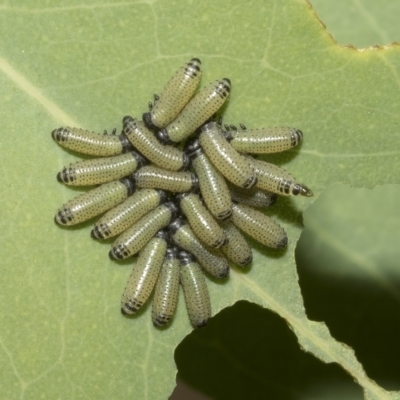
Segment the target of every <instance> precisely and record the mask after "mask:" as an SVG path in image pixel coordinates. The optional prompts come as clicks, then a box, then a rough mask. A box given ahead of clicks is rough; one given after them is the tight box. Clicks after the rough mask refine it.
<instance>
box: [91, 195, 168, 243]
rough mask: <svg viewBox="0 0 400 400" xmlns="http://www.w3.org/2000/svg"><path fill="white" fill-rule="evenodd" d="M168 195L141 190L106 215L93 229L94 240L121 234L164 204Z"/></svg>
mask: <svg viewBox="0 0 400 400" xmlns="http://www.w3.org/2000/svg"><path fill="white" fill-rule="evenodd" d="M166 200H167V194H166V193H165V192H164V191H163V190H158V189H141V190H138V191H136V192H135V193H133V195H132V196H130V197H128V198H127V199H126V200H125V201H124V202H123V203H121V204H119V205H118V206H117V207H114V208H113V209H111V210H110V211H108V212H107V213H106V214H104V215H103V216H102V217H101V218H100V219H99V220H98V221H97V222H96V223H95V224H94V228H93V229H92V232H91V236H92V238H93V239H99V240H101V239H108V238H111V237H113V236H116V235H118V234H120V233H121V232H124V231H125V230H127V229H128V228H129V227H130V226H132V225H133V224H134V223H135V222H137V221H138V220H139V219H140V218H142V217H143V216H144V215H146V214H147V213H148V212H150V211H151V210H153V209H154V208H156V207H157V206H159V205H160V204H162V203H164V202H165V201H166Z"/></svg>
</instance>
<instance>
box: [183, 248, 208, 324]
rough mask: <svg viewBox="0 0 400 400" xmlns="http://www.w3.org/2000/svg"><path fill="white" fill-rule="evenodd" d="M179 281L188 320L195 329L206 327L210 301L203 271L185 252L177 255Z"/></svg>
mask: <svg viewBox="0 0 400 400" xmlns="http://www.w3.org/2000/svg"><path fill="white" fill-rule="evenodd" d="M179 259H180V263H181V269H180V281H181V285H182V289H183V293H184V296H185V303H186V309H187V312H188V315H189V320H190V322H191V324H192V325H193V326H194V327H195V328H201V327H203V326H205V325H207V323H208V321H209V319H210V318H211V301H210V294H209V293H208V288H207V283H206V280H205V277H204V274H203V271H202V270H201V268H200V267H199V265H198V264H197V263H196V262H195V259H194V257H193V256H192V255H191V254H190V253H187V252H186V251H181V252H180V253H179Z"/></svg>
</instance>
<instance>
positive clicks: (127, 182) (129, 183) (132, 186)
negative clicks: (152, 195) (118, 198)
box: [120, 178, 136, 196]
mask: <svg viewBox="0 0 400 400" xmlns="http://www.w3.org/2000/svg"><path fill="white" fill-rule="evenodd" d="M120 182H122V183H123V184H124V185H125V186H126V188H127V189H128V196H130V195H131V194H133V192H134V191H135V189H136V185H135V182H134V181H132V179H129V178H123V179H120Z"/></svg>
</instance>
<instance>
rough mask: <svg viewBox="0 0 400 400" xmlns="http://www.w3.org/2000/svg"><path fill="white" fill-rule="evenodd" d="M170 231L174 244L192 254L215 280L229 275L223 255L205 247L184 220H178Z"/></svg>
mask: <svg viewBox="0 0 400 400" xmlns="http://www.w3.org/2000/svg"><path fill="white" fill-rule="evenodd" d="M168 230H169V234H170V238H171V240H172V242H173V243H175V244H176V245H177V246H178V247H180V248H182V249H184V250H186V251H188V252H190V253H192V254H193V255H194V256H195V257H196V258H197V261H198V262H199V263H200V264H201V266H202V267H203V268H204V270H205V271H207V272H208V273H209V274H210V275H212V276H213V277H214V278H218V279H223V278H226V277H227V276H228V275H229V265H228V262H227V260H226V258H225V257H224V256H223V254H222V253H221V252H219V251H218V250H214V249H211V248H207V247H206V246H205V245H203V244H202V243H201V242H200V240H199V239H198V238H197V236H196V235H195V234H194V232H193V230H192V229H191V228H190V226H189V225H187V224H186V222H185V221H184V220H182V219H181V218H178V219H176V220H175V221H174V222H172V223H171V224H170V225H169V227H168Z"/></svg>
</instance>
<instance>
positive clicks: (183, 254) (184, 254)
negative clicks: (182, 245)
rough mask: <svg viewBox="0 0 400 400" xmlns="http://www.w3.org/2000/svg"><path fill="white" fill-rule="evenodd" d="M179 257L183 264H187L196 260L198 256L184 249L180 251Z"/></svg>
mask: <svg viewBox="0 0 400 400" xmlns="http://www.w3.org/2000/svg"><path fill="white" fill-rule="evenodd" d="M178 259H179V261H180V262H181V265H187V264H190V263H192V262H194V261H196V257H195V256H194V255H193V254H192V253H189V252H188V251H184V250H182V251H180V252H179V253H178Z"/></svg>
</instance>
